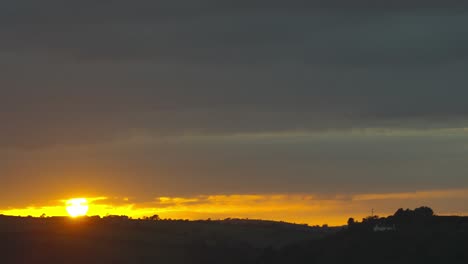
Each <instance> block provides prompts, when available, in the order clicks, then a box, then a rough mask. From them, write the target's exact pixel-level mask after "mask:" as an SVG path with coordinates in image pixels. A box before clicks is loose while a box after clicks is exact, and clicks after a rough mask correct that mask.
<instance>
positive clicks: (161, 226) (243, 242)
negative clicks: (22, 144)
mask: <svg viewBox="0 0 468 264" xmlns="http://www.w3.org/2000/svg"><path fill="white" fill-rule="evenodd" d="M336 231H337V229H332V228H318V227H308V226H305V225H295V224H289V223H284V222H273V221H261V220H245V219H226V220H222V221H184V220H158V221H152V220H131V219H128V218H127V217H120V216H113V217H106V218H99V217H85V218H80V219H71V218H68V217H50V218H32V217H23V218H21V217H7V216H0V248H1V250H2V252H1V253H2V254H1V258H2V259H1V261H0V263H256V262H257V260H258V259H259V258H260V257H261V255H262V254H263V251H264V249H265V248H269V247H271V248H280V247H284V246H286V245H289V244H293V243H297V242H299V241H305V240H310V239H319V238H323V237H324V236H326V235H327V234H331V233H335V232H336Z"/></svg>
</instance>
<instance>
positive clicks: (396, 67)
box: [0, 0, 468, 197]
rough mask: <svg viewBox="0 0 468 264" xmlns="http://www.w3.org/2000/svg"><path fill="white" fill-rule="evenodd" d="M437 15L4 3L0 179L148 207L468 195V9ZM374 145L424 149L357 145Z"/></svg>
mask: <svg viewBox="0 0 468 264" xmlns="http://www.w3.org/2000/svg"><path fill="white" fill-rule="evenodd" d="M311 2H313V3H311ZM390 2H391V3H390ZM286 3H287V4H286ZM445 3H446V6H441V5H440V4H439V3H437V2H435V1H434V3H431V2H430V1H424V3H423V2H422V1H387V2H383V1H381V2H379V1H267V2H266V1H249V2H248V3H247V2H245V3H243V2H241V1H225V2H223V3H220V1H208V0H205V1H90V0H89V1H88V0H85V1H74V3H69V1H67V2H64V1H52V0H45V1H32V0H26V1H2V3H0V133H1V134H0V148H1V149H2V150H1V151H0V155H2V156H4V157H7V158H5V159H3V160H2V161H0V165H3V166H1V169H0V175H2V176H0V177H3V178H5V182H8V183H9V184H10V186H13V187H12V189H11V190H12V192H14V191H15V190H17V189H18V188H19V187H18V186H20V185H21V184H22V183H24V181H21V182H20V181H19V180H18V175H23V176H21V177H24V178H22V179H23V180H26V182H28V181H29V182H30V183H29V184H30V185H34V184H33V182H36V181H38V182H42V183H44V182H46V183H47V182H52V181H54V182H57V179H61V180H63V181H65V182H68V181H70V182H73V181H74V180H75V179H76V178H77V177H84V178H86V177H89V178H87V179H86V180H87V181H88V182H92V184H94V186H105V185H106V182H107V181H108V180H109V179H115V181H114V183H115V186H112V188H113V190H117V189H119V188H121V186H122V185H121V184H122V183H125V184H127V185H125V187H128V190H131V192H133V193H136V192H138V190H142V191H141V192H144V193H145V194H147V195H148V196H151V195H154V192H159V193H166V192H167V193H174V194H175V193H178V194H180V193H192V194H200V193H202V194H204V193H216V192H218V193H223V192H226V191H230V192H238V193H246V192H256V191H257V190H258V191H260V192H271V191H274V192H282V191H283V192H295V191H301V192H304V191H308V190H310V191H316V192H318V191H323V190H324V188H329V189H330V190H331V192H352V191H364V192H365V191H366V190H369V189H373V188H378V189H379V190H388V191H391V190H396V189H397V190H405V191H408V190H416V189H424V188H427V189H431V188H432V189H434V188H439V187H447V188H451V187H460V185H461V186H468V182H467V179H466V174H467V171H466V168H465V166H464V159H463V158H464V157H466V155H467V154H468V153H467V152H468V147H467V146H468V145H467V141H468V136H467V135H466V130H464V129H463V128H464V127H467V121H468V120H467V118H468V104H467V102H466V101H467V98H468V89H467V87H468V75H467V74H466V73H467V72H468V29H467V27H466V25H468V8H467V6H466V5H464V4H460V3H456V2H455V1H452V2H451V1H449V2H445ZM448 3H449V4H451V6H448ZM423 4H424V7H423ZM382 128H384V129H386V131H406V130H408V129H410V130H411V131H419V132H416V135H414V134H413V135H412V136H411V137H405V138H404V139H401V138H399V137H396V139H395V137H392V138H391V139H388V137H387V136H385V135H377V136H376V135H374V136H373V137H364V138H361V137H359V140H357V139H356V137H355V136H353V135H350V133H351V132H350V131H351V130H353V129H363V130H366V131H374V130H373V129H382ZM440 129H442V130H440ZM444 129H455V130H457V133H456V136H454V135H453V134H450V133H445V132H442V133H441V132H437V133H438V134H437V136H435V137H434V136H431V135H427V134H424V133H427V131H428V130H429V131H432V130H435V131H446V130H444ZM298 131H299V132H300V133H305V134H307V136H305V137H298V136H297V134H295V133H296V132H298ZM330 131H334V132H333V133H338V134H339V135H338V136H337V135H334V136H332V137H331V138H327V139H326V140H325V139H321V138H320V136H318V139H317V138H315V137H316V135H315V134H320V135H323V134H327V133H331V132H330ZM310 133H312V134H314V135H312V134H310ZM418 133H423V134H424V135H423V134H421V135H419V134H418ZM239 134H240V135H248V137H249V138H248V139H245V138H244V139H242V138H241V139H236V140H235V143H233V142H232V141H230V140H232V139H229V140H228V139H226V138H224V139H223V138H221V139H220V138H218V137H225V136H227V137H236V135H239ZM271 134H280V135H281V136H280V138H279V139H278V138H275V139H274V140H271V139H268V138H267V139H265V138H262V139H258V138H257V139H255V135H260V136H261V135H271ZM309 134H310V135H309ZM371 134H372V133H371ZM193 135H198V136H202V137H203V144H201V143H200V142H199V141H196V140H195V142H193V141H191V140H188V141H187V140H186V139H181V140H180V141H177V143H170V142H172V141H165V140H167V138H173V137H181V138H184V137H186V136H193ZM135 137H145V138H147V140H150V141H151V142H152V143H151V144H139V143H138V144H137V143H132V144H133V145H132V144H129V143H128V142H133V141H132V140H133V139H134V138H135ZM148 138H149V139H148ZM171 140H172V139H171ZM116 142H117V143H116ZM118 142H126V143H125V144H124V146H122V145H118V146H115V144H119V143H118ZM155 142H159V143H155ZM161 142H165V143H161ZM168 142H169V143H168ZM337 142H338V143H337ZM90 144H91V145H90ZM161 144H162V145H161ZM83 145H89V149H86V151H83V150H82V149H81V147H82V146H83ZM57 146H58V147H57ZM52 147H57V149H53V150H49V148H52ZM408 148H410V149H411V150H408ZM428 149H429V151H428ZM431 150H432V152H431ZM13 157H14V158H13ZM409 161H411V162H409ZM115 164H119V165H115ZM121 164H126V165H121ZM213 164H214V165H213ZM122 166H124V167H125V168H122ZM426 166H431V168H430V169H425V167H426ZM70 168H74V170H75V171H74V172H73V173H72V172H68V176H66V175H65V174H67V170H70ZM76 171H82V173H81V174H80V173H77V172H76ZM99 173H102V174H101V176H99ZM83 174H87V175H89V176H84V175H83ZM104 175H105V176H104ZM21 177H20V178H21ZM67 177H68V178H67ZM286 178H288V179H292V180H290V181H288V183H286V184H285V179H286ZM39 179H40V180H39ZM171 179H176V180H171ZM247 180H249V181H250V182H249V184H246V183H245V182H246V181H247ZM189 181H193V182H196V183H197V186H195V185H194V184H192V183H189ZM181 182H182V183H183V182H185V184H181ZM337 183H338V184H337ZM37 184H39V183H37ZM119 184H120V185H119ZM366 184H370V187H364V186H367V185H366ZM46 185H47V184H44V186H46ZM90 185H91V183H90ZM198 185H200V187H198ZM341 186H348V187H346V188H345V187H341ZM82 187H83V186H82ZM31 188H32V187H31ZM54 188H55V187H54ZM57 188H58V187H57ZM112 188H109V192H112V191H111V189H112ZM145 188H147V189H145ZM8 197H9V196H8Z"/></svg>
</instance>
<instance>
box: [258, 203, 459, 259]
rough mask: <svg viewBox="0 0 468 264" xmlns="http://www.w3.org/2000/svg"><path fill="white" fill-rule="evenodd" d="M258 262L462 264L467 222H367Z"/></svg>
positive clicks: (410, 217) (400, 218)
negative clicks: (378, 227)
mask: <svg viewBox="0 0 468 264" xmlns="http://www.w3.org/2000/svg"><path fill="white" fill-rule="evenodd" d="M376 226H380V227H388V229H385V228H381V229H375V227H376ZM381 230H383V231H381ZM259 263H270V264H275V263H296V264H301V263H308V264H314V263H316V264H321V263H327V264H333V263H357V264H365V263H374V264H375V263H379V264H386V263H388V264H396V263H398V264H404V263H408V264H409V263H411V264H418V263H421V264H422V263H424V264H426V263H444V264H452V263H454V264H455V263H460V264H466V263H468V217H457V216H433V215H422V216H421V215H417V214H413V213H412V212H411V211H407V214H398V213H396V214H395V215H393V216H390V217H387V218H378V217H369V218H367V219H364V221H363V222H362V223H353V224H351V225H350V226H349V228H347V229H346V230H342V231H340V232H338V233H337V234H336V235H332V236H329V237H326V238H324V239H321V240H319V241H308V242H300V243H297V244H296V245H290V246H287V247H285V248H282V249H279V250H270V251H265V254H264V255H263V256H262V258H261V261H260V262H259Z"/></svg>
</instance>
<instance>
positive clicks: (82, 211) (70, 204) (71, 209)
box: [66, 198, 89, 217]
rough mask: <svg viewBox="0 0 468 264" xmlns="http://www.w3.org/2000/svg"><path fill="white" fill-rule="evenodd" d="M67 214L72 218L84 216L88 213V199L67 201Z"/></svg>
mask: <svg viewBox="0 0 468 264" xmlns="http://www.w3.org/2000/svg"><path fill="white" fill-rule="evenodd" d="M66 204H67V212H68V214H69V215H70V216H71V217H78V216H84V215H86V213H87V212H88V208H89V207H88V201H87V200H86V198H73V199H70V200H68V201H67V203H66Z"/></svg>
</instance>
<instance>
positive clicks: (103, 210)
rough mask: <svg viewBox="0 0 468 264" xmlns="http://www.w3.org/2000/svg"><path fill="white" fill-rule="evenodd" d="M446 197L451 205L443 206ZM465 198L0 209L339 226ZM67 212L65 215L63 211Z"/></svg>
mask: <svg viewBox="0 0 468 264" xmlns="http://www.w3.org/2000/svg"><path fill="white" fill-rule="evenodd" d="M447 200H450V201H452V203H453V208H452V209H451V210H450V209H449V210H447V209H445V210H444V206H443V204H444V203H445V202H446V201H447ZM467 201H468V190H466V189H453V190H441V191H428V192H414V193H388V194H360V195H354V196H348V197H345V196H343V197H320V196H314V195H306V194H303V195H280V194H276V195H215V196H196V197H159V198H157V199H154V200H153V201H152V202H147V203H143V204H139V203H138V202H137V201H132V199H129V198H106V197H94V198H93V197H91V198H73V199H68V200H62V201H60V202H59V203H56V204H55V205H50V206H44V207H28V208H18V209H9V210H4V211H0V213H2V214H8V215H21V216H28V215H32V216H40V215H42V214H45V215H46V216H65V215H70V216H72V217H76V216H81V215H88V216H93V215H99V216H106V215H127V216H130V217H133V218H140V217H144V216H152V215H154V214H158V215H159V216H160V217H161V218H172V219H192V220H193V219H207V218H211V219H224V218H228V217H238V218H251V219H269V220H278V221H289V222H295V223H307V224H309V225H322V224H329V225H344V224H345V223H346V221H347V219H348V218H349V217H355V218H356V219H359V218H362V217H365V216H368V215H369V214H370V210H371V209H374V212H375V213H377V214H380V215H381V216H386V215H389V214H393V213H394V211H396V209H398V208H395V206H397V207H398V206H402V207H404V206H408V207H414V208H415V207H418V206H420V205H421V204H431V205H433V208H434V209H435V210H436V213H438V214H455V215H463V214H466V213H467V212H462V211H457V209H456V208H458V207H459V206H460V204H457V203H463V202H467ZM67 212H68V213H67Z"/></svg>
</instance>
